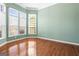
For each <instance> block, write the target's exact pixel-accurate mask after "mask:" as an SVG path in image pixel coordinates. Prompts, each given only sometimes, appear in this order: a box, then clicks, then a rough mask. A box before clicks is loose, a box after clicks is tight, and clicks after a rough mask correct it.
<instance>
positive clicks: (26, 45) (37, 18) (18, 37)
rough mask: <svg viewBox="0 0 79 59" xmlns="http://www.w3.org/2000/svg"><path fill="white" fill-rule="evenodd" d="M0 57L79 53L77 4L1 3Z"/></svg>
mask: <svg viewBox="0 0 79 59" xmlns="http://www.w3.org/2000/svg"><path fill="white" fill-rule="evenodd" d="M0 56H79V3H1V4H0Z"/></svg>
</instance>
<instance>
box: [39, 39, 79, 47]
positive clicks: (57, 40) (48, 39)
mask: <svg viewBox="0 0 79 59" xmlns="http://www.w3.org/2000/svg"><path fill="white" fill-rule="evenodd" d="M38 38H41V39H45V40H50V41H56V42H60V43H66V44H72V45H78V46H79V43H73V42H68V41H61V40H56V39H50V38H45V37H38Z"/></svg>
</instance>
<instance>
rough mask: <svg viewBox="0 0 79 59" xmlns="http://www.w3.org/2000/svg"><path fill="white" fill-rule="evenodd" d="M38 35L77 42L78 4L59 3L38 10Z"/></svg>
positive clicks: (78, 35)
mask: <svg viewBox="0 0 79 59" xmlns="http://www.w3.org/2000/svg"><path fill="white" fill-rule="evenodd" d="M38 36H39V37H46V38H52V39H57V40H62V41H69V42H75V43H79V4H78V3H59V4H55V5H53V6H51V7H48V8H44V9H42V10H39V11H38Z"/></svg>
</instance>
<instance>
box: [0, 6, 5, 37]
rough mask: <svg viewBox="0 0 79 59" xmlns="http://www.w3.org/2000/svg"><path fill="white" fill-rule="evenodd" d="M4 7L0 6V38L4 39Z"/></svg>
mask: <svg viewBox="0 0 79 59" xmlns="http://www.w3.org/2000/svg"><path fill="white" fill-rule="evenodd" d="M4 9H5V6H4V4H0V38H5V35H6V30H5V29H6V22H5V10H4Z"/></svg>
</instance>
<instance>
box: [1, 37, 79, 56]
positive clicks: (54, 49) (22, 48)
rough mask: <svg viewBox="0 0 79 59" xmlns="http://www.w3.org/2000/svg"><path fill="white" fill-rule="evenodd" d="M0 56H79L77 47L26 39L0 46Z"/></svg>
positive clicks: (37, 39) (38, 39) (78, 47)
mask: <svg viewBox="0 0 79 59" xmlns="http://www.w3.org/2000/svg"><path fill="white" fill-rule="evenodd" d="M0 56H79V46H76V45H70V44H64V43H60V42H55V41H49V40H45V39H40V38H26V39H22V40H17V41H13V42H10V43H7V44H6V45H3V46H1V47H0Z"/></svg>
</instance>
